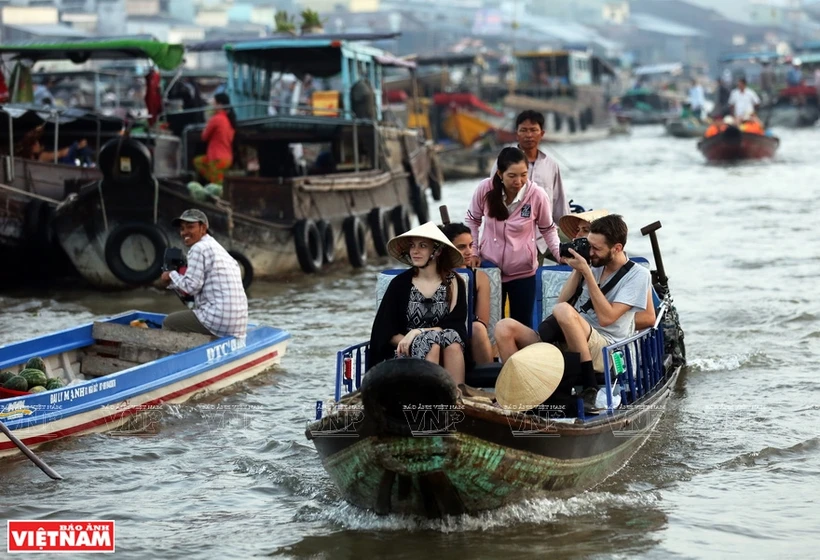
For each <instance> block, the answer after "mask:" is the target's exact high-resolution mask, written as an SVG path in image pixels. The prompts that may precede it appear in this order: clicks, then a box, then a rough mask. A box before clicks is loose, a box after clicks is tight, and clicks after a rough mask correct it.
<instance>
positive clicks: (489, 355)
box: [470, 321, 493, 365]
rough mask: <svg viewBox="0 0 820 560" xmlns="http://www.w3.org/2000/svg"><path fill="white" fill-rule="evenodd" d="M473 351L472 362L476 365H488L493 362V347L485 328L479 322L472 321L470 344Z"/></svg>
mask: <svg viewBox="0 0 820 560" xmlns="http://www.w3.org/2000/svg"><path fill="white" fill-rule="evenodd" d="M470 344H471V345H472V350H473V361H474V362H475V363H476V365H481V364H489V363H492V361H493V345H492V344H491V343H490V335H489V334H487V327H485V326H484V323H482V322H481V321H473V338H472V340H471V342H470Z"/></svg>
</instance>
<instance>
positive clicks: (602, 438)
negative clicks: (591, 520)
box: [307, 369, 679, 517]
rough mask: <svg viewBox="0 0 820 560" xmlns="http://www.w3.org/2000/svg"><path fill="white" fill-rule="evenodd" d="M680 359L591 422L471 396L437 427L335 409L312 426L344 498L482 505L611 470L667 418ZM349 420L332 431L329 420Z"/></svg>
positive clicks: (388, 509)
mask: <svg viewBox="0 0 820 560" xmlns="http://www.w3.org/2000/svg"><path fill="white" fill-rule="evenodd" d="M678 371H679V370H678V369H676V370H675V371H674V373H673V374H672V375H670V376H669V377H668V378H667V379H666V381H665V382H664V383H663V386H662V387H660V388H659V390H658V391H656V392H655V393H654V395H652V397H651V398H650V399H648V400H647V401H646V402H645V403H643V404H642V405H641V406H639V407H635V408H634V409H631V410H627V411H620V413H619V414H617V415H614V416H602V417H600V418H598V419H596V420H592V421H589V422H586V423H563V422H552V423H550V422H548V421H544V420H540V419H537V418H536V419H533V417H527V416H522V415H512V416H510V415H504V414H502V413H500V412H498V411H497V410H498V409H495V411H494V410H493V409H492V408H491V407H486V406H485V407H477V406H466V407H465V408H464V409H463V412H464V418H463V420H461V421H460V422H459V423H458V424H454V425H452V426H449V427H447V428H446V429H444V430H442V431H440V432H439V433H437V434H434V435H433V434H431V435H416V436H394V435H381V434H379V433H378V432H379V430H378V429H377V428H376V427H375V426H374V425H373V423H372V422H370V421H369V419H368V418H366V417H362V416H361V415H359V416H350V418H351V419H352V421H350V422H347V423H345V422H344V421H342V422H339V419H340V418H341V417H342V416H340V415H339V414H338V413H337V414H335V415H331V416H329V417H326V418H323V419H322V420H321V421H318V422H316V423H314V424H312V425H311V426H309V427H308V433H307V435H308V437H309V438H310V439H312V440H313V442H314V444H315V445H316V449H317V450H318V451H319V455H320V456H321V458H322V462H323V465H324V467H325V469H326V470H327V472H328V474H329V475H330V477H331V478H332V480H333V482H334V483H335V485H336V487H337V488H338V489H339V491H340V493H341V495H342V496H343V497H344V499H345V500H347V501H348V502H350V503H351V504H353V505H355V506H358V507H361V508H364V509H369V510H373V511H375V512H377V513H379V514H389V513H398V514H414V515H423V516H427V517H441V516H444V515H458V514H462V513H468V514H472V513H477V512H480V511H484V510H492V509H496V508H499V507H502V506H505V505H507V504H512V503H515V502H519V501H521V500H525V499H532V498H538V497H544V496H552V497H560V496H565V495H570V494H573V493H577V492H579V491H583V490H585V489H588V488H591V487H593V486H595V485H596V484H599V483H600V482H602V481H603V480H605V479H606V478H607V477H609V476H612V475H613V474H614V473H615V472H617V471H618V470H619V469H620V468H622V467H623V466H624V465H625V464H626V462H627V461H628V460H629V459H630V457H632V455H633V454H634V453H635V452H636V451H637V450H638V449H639V448H640V447H641V445H643V443H644V442H645V441H646V439H647V437H649V436H650V434H651V433H652V431H653V429H654V428H655V426H656V425H657V423H658V422H659V421H660V418H661V416H662V414H663V409H664V405H665V403H666V400H667V399H668V397H669V395H670V394H671V388H672V387H673V386H674V383H675V381H676V379H677V375H678ZM345 424H346V425H347V427H348V428H349V429H348V430H346V431H345V430H342V431H339V430H336V431H334V432H333V433H330V432H329V431H326V430H329V427H330V426H335V427H338V426H340V425H345Z"/></svg>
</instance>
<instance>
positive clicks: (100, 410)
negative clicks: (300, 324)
mask: <svg viewBox="0 0 820 560" xmlns="http://www.w3.org/2000/svg"><path fill="white" fill-rule="evenodd" d="M163 318H164V316H163V315H159V314H156V313H145V312H141V311H129V312H127V313H123V314H121V315H117V316H114V317H111V318H109V319H106V320H103V321H98V322H94V323H88V324H85V325H81V326H78V327H74V328H71V329H67V330H64V331H59V332H55V333H51V334H48V335H44V336H40V337H37V338H33V339H30V340H24V341H21V342H17V343H13V344H8V345H5V346H2V347H0V370H2V371H12V372H17V373H19V372H20V370H21V369H22V368H23V367H24V365H25V364H26V362H27V361H28V360H29V359H31V358H33V357H40V358H43V359H44V360H45V365H46V372H45V373H46V374H47V375H48V376H49V377H50V378H56V379H59V380H61V381H62V383H63V385H64V386H63V387H62V388H58V389H53V390H51V391H45V392H41V393H20V392H18V391H10V390H8V389H2V388H0V420H2V422H3V423H4V424H5V425H6V426H7V427H8V428H10V429H11V431H12V433H13V434H14V435H15V436H17V437H18V438H19V439H20V440H22V442H23V443H25V444H26V445H27V446H29V447H34V446H37V445H40V444H42V443H45V442H48V441H53V440H56V439H60V438H64V437H67V436H73V435H80V434H87V433H92V432H104V431H109V430H113V429H116V428H118V427H119V426H122V425H123V424H125V423H126V422H128V421H129V420H131V419H132V418H133V417H134V416H136V415H139V414H142V413H150V412H151V410H152V409H154V408H156V407H158V406H160V405H162V404H164V403H181V402H184V401H186V400H188V399H190V398H192V397H194V396H196V395H201V394H204V393H206V392H212V391H217V390H219V389H223V388H225V387H228V386H230V385H233V384H235V383H238V382H240V381H242V380H245V379H248V378H250V377H253V376H254V375H257V374H259V373H261V372H263V371H265V370H267V369H269V368H271V367H273V366H274V365H276V364H278V363H279V361H280V360H281V359H282V356H284V354H285V350H286V348H287V345H288V340H289V339H290V335H289V334H288V333H287V332H285V331H282V330H280V329H276V328H272V327H266V326H252V327H250V328H249V329H248V332H247V336H246V337H245V338H244V339H242V338H239V339H237V338H234V337H221V338H216V337H210V336H205V335H197V334H185V333H175V332H169V331H164V330H161V329H155V328H147V329H146V328H138V327H131V326H129V325H130V323H131V322H132V321H136V320H144V321H146V322H147V324H149V325H150V324H152V323H153V324H162V320H163ZM16 452H17V448H16V447H15V446H14V445H13V443H12V442H11V441H9V439H8V438H6V436H4V435H2V434H0V456H2V455H10V454H14V453H16Z"/></svg>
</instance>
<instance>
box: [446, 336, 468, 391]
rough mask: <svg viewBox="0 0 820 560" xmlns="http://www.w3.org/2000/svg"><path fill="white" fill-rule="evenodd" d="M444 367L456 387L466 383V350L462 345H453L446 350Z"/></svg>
mask: <svg viewBox="0 0 820 560" xmlns="http://www.w3.org/2000/svg"><path fill="white" fill-rule="evenodd" d="M442 365H443V366H444V369H446V370H447V373H449V374H450V377H452V378H453V381H455V382H456V385H458V384H460V383H464V349H463V348H462V347H461V344H459V343H455V344H451V345H449V346H448V347H447V348H445V349H444V356H443V359H442Z"/></svg>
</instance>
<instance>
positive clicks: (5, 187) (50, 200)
mask: <svg viewBox="0 0 820 560" xmlns="http://www.w3.org/2000/svg"><path fill="white" fill-rule="evenodd" d="M0 189H2V190H6V191H10V192H13V193H15V194H21V195H23V196H26V197H28V198H36V199H39V200H43V201H45V202H48V203H49V204H53V205H54V206H57V205H58V204H59V203H60V202H59V201H58V200H54V199H53V198H49V197H47V196H43V195H40V194H35V193H32V192H28V191H23V190H20V189H18V188H16V187H12V186H9V185H3V184H2V183H0Z"/></svg>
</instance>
